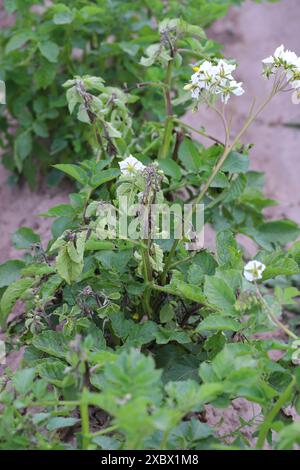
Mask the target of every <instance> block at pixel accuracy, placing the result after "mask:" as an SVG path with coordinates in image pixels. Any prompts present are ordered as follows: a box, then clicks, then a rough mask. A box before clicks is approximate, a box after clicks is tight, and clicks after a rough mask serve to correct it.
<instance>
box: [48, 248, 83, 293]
mask: <svg viewBox="0 0 300 470" xmlns="http://www.w3.org/2000/svg"><path fill="white" fill-rule="evenodd" d="M55 265H56V269H57V272H58V274H59V275H60V276H61V277H62V278H63V279H64V280H65V281H66V282H67V283H68V284H71V283H72V282H73V281H76V280H77V279H78V277H79V276H80V274H81V273H82V269H83V262H82V261H80V262H77V261H74V260H72V258H71V256H70V253H69V250H68V245H65V246H63V247H62V248H61V249H60V250H59V252H58V255H57V257H56V261H55Z"/></svg>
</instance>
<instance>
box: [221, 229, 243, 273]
mask: <svg viewBox="0 0 300 470" xmlns="http://www.w3.org/2000/svg"><path fill="white" fill-rule="evenodd" d="M216 242H217V243H216V245H217V260H218V263H219V265H220V266H226V267H228V268H242V266H243V261H242V252H241V250H240V249H239V248H238V244H237V242H236V240H235V238H234V237H233V234H232V232H231V231H230V230H222V231H221V232H218V233H217V240H216Z"/></svg>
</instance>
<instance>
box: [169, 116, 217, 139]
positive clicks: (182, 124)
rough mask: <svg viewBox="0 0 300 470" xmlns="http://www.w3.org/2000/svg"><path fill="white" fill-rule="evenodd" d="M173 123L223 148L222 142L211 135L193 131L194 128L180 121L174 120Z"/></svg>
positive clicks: (199, 130) (196, 130) (198, 130)
mask: <svg viewBox="0 0 300 470" xmlns="http://www.w3.org/2000/svg"><path fill="white" fill-rule="evenodd" d="M174 121H175V122H177V123H178V124H179V125H180V126H182V127H185V128H186V129H189V130H190V131H192V132H196V134H199V135H202V136H203V137H206V138H207V139H210V140H212V141H213V142H215V143H216V144H219V145H223V146H224V144H223V142H221V141H220V140H219V139H217V138H216V137H213V136H212V135H209V134H207V133H206V132H205V131H202V130H201V129H195V127H193V126H190V125H189V124H187V123H185V122H183V121H181V120H180V119H174Z"/></svg>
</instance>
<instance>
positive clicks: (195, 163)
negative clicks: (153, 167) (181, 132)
mask: <svg viewBox="0 0 300 470" xmlns="http://www.w3.org/2000/svg"><path fill="white" fill-rule="evenodd" d="M179 159H180V160H181V161H182V163H183V165H184V166H185V168H186V169H187V170H190V171H193V172H194V171H198V169H199V167H200V165H201V157H200V153H199V151H198V150H197V147H196V146H195V144H194V143H193V141H192V140H191V139H188V138H185V139H184V140H183V142H182V144H181V145H180V147H179Z"/></svg>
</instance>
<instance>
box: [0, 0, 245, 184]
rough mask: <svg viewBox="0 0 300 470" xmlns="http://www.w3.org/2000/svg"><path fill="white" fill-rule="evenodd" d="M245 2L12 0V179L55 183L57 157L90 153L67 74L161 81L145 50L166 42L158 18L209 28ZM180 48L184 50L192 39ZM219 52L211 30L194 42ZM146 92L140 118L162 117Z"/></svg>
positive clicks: (5, 131) (2, 121)
mask: <svg viewBox="0 0 300 470" xmlns="http://www.w3.org/2000/svg"><path fill="white" fill-rule="evenodd" d="M208 3H209V4H208ZM241 3H242V0H210V1H209V2H207V1H206V0H182V1H180V2H178V0H170V1H168V2H162V1H161V0H151V1H150V0H134V1H127V0H126V1H125V0H97V1H93V2H89V1H87V0H73V1H72V2H60V1H59V0H54V1H51V2H44V1H42V0H40V1H37V0H5V1H4V6H5V8H6V11H7V13H8V14H9V15H11V18H12V22H13V25H12V26H11V27H10V28H1V31H0V51H1V53H0V79H4V80H5V81H6V83H7V106H6V107H4V106H2V107H1V109H0V111H1V118H0V130H1V146H2V148H4V149H5V152H4V155H3V156H2V161H3V163H4V165H5V167H6V168H7V169H8V170H10V172H11V177H10V180H11V183H15V182H18V181H20V180H22V179H24V178H25V179H26V181H27V182H28V183H29V184H30V186H31V187H32V188H36V187H37V185H38V181H39V178H38V176H39V174H40V173H41V172H42V173H43V174H45V173H47V174H48V179H47V181H48V184H49V185H56V184H59V182H60V173H59V172H58V171H56V170H55V169H53V168H51V165H52V164H53V163H55V162H67V161H69V162H70V161H74V158H75V159H76V160H79V159H81V160H84V159H86V158H89V156H90V154H89V148H88V146H87V145H86V140H87V136H86V135H85V128H84V126H82V125H79V124H78V125H77V126H76V127H75V126H74V124H73V120H72V119H71V118H70V117H69V116H68V113H67V108H66V100H65V97H64V95H62V93H61V85H62V83H64V82H65V81H66V79H67V78H68V77H70V76H73V75H75V74H78V75H84V74H89V75H98V74H99V73H100V71H101V76H102V77H103V78H104V79H105V80H106V82H107V83H113V85H114V86H122V88H131V87H132V86H134V85H135V84H136V83H137V82H139V83H141V82H147V81H161V80H163V77H164V74H163V70H162V69H160V67H152V68H151V69H149V68H147V69H146V68H143V67H141V66H140V65H139V58H140V57H141V55H142V52H143V51H144V50H145V49H147V48H148V47H149V46H151V44H152V43H154V42H158V41H159V34H158V31H157V30H156V26H155V25H156V24H157V23H158V22H159V21H161V20H163V19H164V18H167V17H171V18H172V17H173V16H179V17H182V18H183V19H185V20H187V21H190V20H192V22H194V23H195V24H197V25H199V26H202V27H203V26H207V25H208V24H210V23H211V22H212V21H214V20H215V19H217V18H219V17H220V16H222V15H224V14H225V13H226V11H227V9H228V6H230V5H232V4H233V5H239V4H241ZM13 15H14V18H15V19H13ZM188 41H189V43H190V41H192V39H191V38H189V39H188ZM180 47H181V48H182V49H185V48H186V44H185V43H183V44H181V45H180ZM218 50H219V46H218V45H217V44H215V43H214V42H213V41H208V40H207V39H205V37H204V36H202V38H201V41H199V40H198V41H197V42H196V43H194V55H195V54H196V53H197V55H198V56H199V57H200V58H202V57H204V56H210V55H211V54H214V53H215V52H216V51H218ZM189 59H191V57H189V58H187V59H186V60H184V64H187V63H188V60H189ZM184 72H185V68H184V66H183V65H182V67H180V68H179V69H178V70H177V80H182V83H184V80H185V79H184ZM139 97H140V101H139V103H138V104H137V106H136V108H135V109H134V112H135V115H136V116H137V115H138V114H140V122H141V121H142V119H143V118H145V119H146V120H148V119H149V116H150V119H151V120H156V121H159V120H160V119H161V118H162V116H163V103H162V102H161V100H160V99H159V96H158V94H157V92H156V90H155V89H153V88H145V87H142V88H141V89H140V91H139ZM179 104H180V103H179ZM181 109H182V112H183V108H181ZM7 111H8V112H7ZM32 168H36V171H33V170H32Z"/></svg>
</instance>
